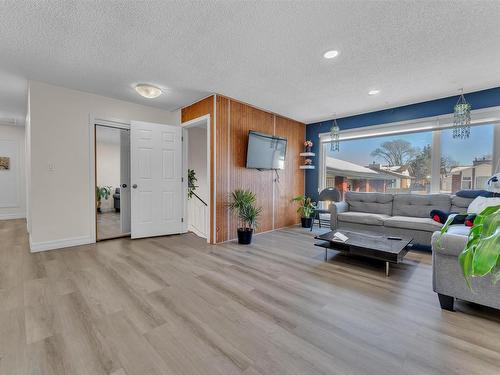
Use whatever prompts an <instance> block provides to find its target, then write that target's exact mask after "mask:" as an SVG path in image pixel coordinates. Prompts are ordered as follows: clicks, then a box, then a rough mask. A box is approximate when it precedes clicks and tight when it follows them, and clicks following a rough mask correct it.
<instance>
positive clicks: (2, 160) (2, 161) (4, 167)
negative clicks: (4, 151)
mask: <svg viewBox="0 0 500 375" xmlns="http://www.w3.org/2000/svg"><path fill="white" fill-rule="evenodd" d="M9 169H10V158H9V157H8V156H0V171H8V170H9Z"/></svg>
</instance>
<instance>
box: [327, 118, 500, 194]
mask: <svg viewBox="0 0 500 375" xmlns="http://www.w3.org/2000/svg"><path fill="white" fill-rule="evenodd" d="M437 124H438V122H437V120H434V122H430V121H427V122H425V123H424V122H422V123H412V124H405V126H406V127H405V128H404V129H402V128H401V127H398V125H390V124H389V125H382V126H377V127H373V129H369V128H364V129H362V130H351V131H347V132H342V134H341V141H340V151H339V152H332V151H330V143H329V137H328V134H325V135H323V136H322V137H321V142H322V145H321V155H320V166H319V167H320V173H319V175H320V176H319V177H320V181H319V188H320V190H321V189H323V188H325V187H336V188H338V189H339V190H340V191H341V192H342V194H343V193H344V192H346V191H359V192H384V193H394V194H399V193H413V194H428V193H431V192H443V193H455V192H457V191H458V190H461V189H484V188H485V184H486V182H487V180H488V179H489V178H490V176H491V175H492V172H493V168H494V167H493V161H492V160H493V151H494V150H493V147H494V142H493V139H494V132H495V127H496V126H500V125H494V124H485V125H477V126H473V127H472V128H471V135H470V137H469V138H468V139H464V140H459V139H453V137H452V129H451V128H450V127H449V124H445V125H441V129H440V130H434V129H433V128H437V127H438V125H437ZM424 129H425V131H423V130H424ZM499 130H500V129H499ZM396 131H397V132H400V133H399V134H394V133H395V132H396ZM384 133H385V134H384ZM376 134H377V135H376ZM378 134H380V135H378ZM342 138H344V139H343V140H342Z"/></svg>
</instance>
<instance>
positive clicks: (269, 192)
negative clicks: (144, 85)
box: [181, 95, 306, 242]
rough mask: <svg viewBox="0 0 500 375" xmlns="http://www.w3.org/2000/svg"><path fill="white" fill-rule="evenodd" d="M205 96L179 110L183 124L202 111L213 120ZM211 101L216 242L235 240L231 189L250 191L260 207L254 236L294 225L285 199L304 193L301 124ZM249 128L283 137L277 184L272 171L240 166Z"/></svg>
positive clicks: (227, 101) (294, 218) (222, 99)
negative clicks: (283, 155) (283, 153)
mask: <svg viewBox="0 0 500 375" xmlns="http://www.w3.org/2000/svg"><path fill="white" fill-rule="evenodd" d="M210 98H213V97H210ZM210 98H206V99H204V100H202V101H200V102H198V103H195V104H193V105H191V106H189V107H186V108H183V109H182V115H181V118H182V122H184V121H189V120H192V119H194V118H197V117H200V116H203V115H206V114H207V113H210V114H211V115H212V116H211V118H213V111H214V110H213V99H212V100H211V101H210V100H209V99H210ZM215 102H216V111H215V118H216V119H215V129H216V136H215V145H214V147H213V150H212V155H213V153H214V152H213V151H214V150H215V158H216V160H215V163H214V165H213V166H212V167H211V173H215V181H216V183H215V189H216V207H215V210H213V211H215V212H213V213H214V214H215V220H216V221H215V223H216V230H215V239H216V242H224V241H228V240H231V239H234V238H235V237H236V229H237V221H236V219H234V218H233V217H232V215H231V213H230V212H229V210H228V209H227V201H228V198H229V194H230V193H231V192H232V191H233V190H235V189H250V190H252V191H254V192H255V193H256V195H257V204H258V205H259V206H261V207H262V216H261V219H260V224H259V227H258V230H257V232H265V231H269V230H273V229H278V228H282V227H286V226H290V225H294V224H296V223H298V222H299V221H300V219H299V217H298V215H297V214H296V207H295V206H293V205H292V204H290V199H292V198H293V197H295V196H297V195H300V194H304V172H303V171H302V170H300V169H299V165H300V164H301V163H302V160H301V158H300V156H299V153H300V152H302V150H303V145H302V142H303V141H304V139H305V133H306V132H305V125H304V124H302V123H300V122H297V121H293V120H290V119H287V118H284V117H281V116H278V115H275V114H273V113H270V112H266V111H263V110H261V109H257V108H255V107H252V106H250V105H248V104H245V103H241V102H239V101H236V100H234V99H230V98H227V97H224V96H221V95H216V98H215ZM249 130H255V131H259V132H262V133H267V134H273V135H277V136H280V137H284V138H287V140H288V143H287V151H286V159H285V169H284V170H281V171H278V174H279V182H278V181H277V176H276V174H275V172H274V171H258V170H254V169H246V168H245V164H246V150H247V142H248V132H249ZM212 134H213V132H212ZM212 144H213V143H212ZM213 167H215V171H214V170H213ZM212 181H214V179H212ZM211 197H212V195H211ZM212 207H214V206H213V204H212Z"/></svg>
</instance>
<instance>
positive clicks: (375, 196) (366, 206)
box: [345, 191, 393, 215]
mask: <svg viewBox="0 0 500 375" xmlns="http://www.w3.org/2000/svg"><path fill="white" fill-rule="evenodd" d="M345 201H346V202H347V204H348V205H349V211H353V212H369V213H372V214H383V215H391V214H392V201H393V196H392V194H384V193H357V192H353V191H348V192H347V193H346V194H345Z"/></svg>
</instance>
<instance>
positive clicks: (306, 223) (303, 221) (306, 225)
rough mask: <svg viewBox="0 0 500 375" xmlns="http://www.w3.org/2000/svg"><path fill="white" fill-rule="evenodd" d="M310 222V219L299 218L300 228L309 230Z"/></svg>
mask: <svg viewBox="0 0 500 375" xmlns="http://www.w3.org/2000/svg"><path fill="white" fill-rule="evenodd" d="M312 220H313V219H312V217H301V218H300V222H301V224H302V228H311V225H312Z"/></svg>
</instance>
